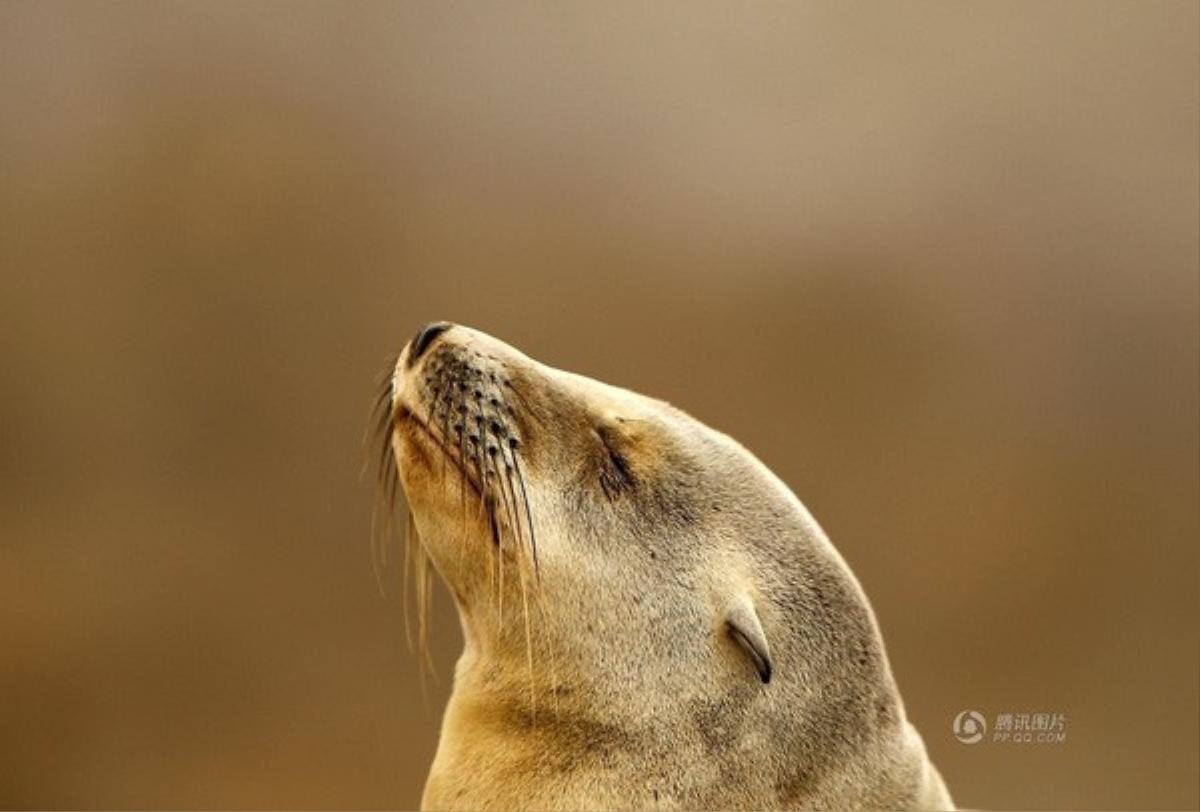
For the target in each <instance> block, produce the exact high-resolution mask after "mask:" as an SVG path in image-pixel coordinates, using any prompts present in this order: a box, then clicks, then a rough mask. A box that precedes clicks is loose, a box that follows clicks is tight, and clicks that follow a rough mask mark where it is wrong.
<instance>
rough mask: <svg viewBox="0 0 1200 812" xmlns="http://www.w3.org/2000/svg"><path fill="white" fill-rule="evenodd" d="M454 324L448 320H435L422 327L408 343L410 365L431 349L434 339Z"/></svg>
mask: <svg viewBox="0 0 1200 812" xmlns="http://www.w3.org/2000/svg"><path fill="white" fill-rule="evenodd" d="M453 326H454V325H453V324H451V323H450V322H448V321H434V322H430V323H429V324H426V325H425V326H424V327H422V328H421V329H420V330H419V331H417V334H416V335H415V336H413V340H412V341H410V342H409V345H408V347H409V348H408V365H409V366H410V367H411V366H412V365H413V364H415V363H416V362H417V359H418V358H420V357H421V355H422V354H423V353H424V352H425V350H427V349H429V347H430V345H431V344H433V342H434V340H435V339H437V337H438V336H440V335H441V334H442V333H444V332H446V331H447V330H449V329H450V328H451V327H453Z"/></svg>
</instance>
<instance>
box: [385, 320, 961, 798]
mask: <svg viewBox="0 0 1200 812" xmlns="http://www.w3.org/2000/svg"><path fill="white" fill-rule="evenodd" d="M413 354H414V353H413V346H412V344H411V343H410V345H409V346H408V347H406V348H405V350H404V352H403V353H402V354H401V356H400V358H399V361H398V362H397V364H396V370H395V374H394V375H393V376H392V379H391V389H390V402H391V407H392V408H391V412H390V416H389V422H388V433H389V437H390V440H391V451H392V453H393V454H394V459H395V464H396V466H397V467H398V470H399V475H400V480H401V483H402V484H403V487H404V490H405V493H406V495H407V498H408V502H409V505H410V508H411V510H412V514H413V518H414V520H415V524H416V527H417V530H418V533H419V536H420V539H421V544H422V546H423V550H424V552H425V554H427V555H428V556H429V558H430V559H431V561H432V563H433V565H434V566H435V567H436V568H437V570H438V572H439V573H440V574H441V576H442V577H443V579H444V580H445V581H446V583H447V585H448V586H449V588H450V591H451V593H452V594H453V595H454V598H455V601H456V604H457V607H458V611H459V614H460V618H461V621H462V626H463V633H464V639H465V647H464V651H463V654H462V657H461V659H460V660H459V662H458V665H457V667H456V672H455V682H454V692H453V694H452V696H451V698H450V702H449V705H448V707H447V708H446V713H445V718H444V720H443V725H442V736H441V742H440V744H439V747H438V752H437V756H436V758H435V760H434V763H433V766H432V769H431V771H430V775H429V780H428V783H427V785H426V789H425V794H424V798H423V801H422V806H423V807H424V808H426V809H573V810H574V809H631V808H660V807H661V808H689V809H734V808H737V809H745V808H754V809H775V808H837V809H846V808H928V809H932V808H949V807H950V806H951V801H950V797H949V795H948V794H947V792H946V789H945V786H944V785H943V783H942V780H941V778H940V777H939V776H938V774H937V772H936V770H935V769H934V768H933V766H932V765H931V764H930V763H929V761H928V758H927V757H926V754H925V749H924V746H923V744H922V743H921V739H920V736H918V735H917V733H916V731H915V730H914V729H913V728H912V726H911V725H910V724H909V723H908V722H907V721H906V719H905V715H904V708H903V704H902V702H901V700H900V697H899V694H898V693H897V691H896V687H895V683H894V681H893V679H892V675H891V671H890V669H889V667H888V663H887V657H886V654H885V652H884V649H883V643H882V640H881V639H880V636H879V632H878V629H877V627H876V624H875V619H874V616H873V615H872V613H871V610H870V608H869V606H868V604H867V600H866V598H865V596H864V595H863V594H862V591H861V589H860V588H859V585H858V583H857V582H856V581H855V579H854V577H853V575H851V574H850V571H849V569H848V568H847V567H846V565H845V563H844V562H843V561H842V559H841V557H840V556H839V555H838V553H837V551H836V550H834V548H833V547H832V545H831V544H830V543H829V541H828V540H827V539H826V538H825V536H824V534H823V533H822V531H821V529H820V528H819V527H818V526H817V524H816V522H815V521H814V520H813V519H812V518H811V517H810V516H809V514H808V513H807V511H806V510H805V509H804V508H803V506H802V505H801V504H800V502H799V501H798V500H797V499H796V498H795V496H793V495H792V493H791V492H790V491H789V490H788V489H787V487H786V486H785V485H784V484H783V483H782V482H781V481H780V480H779V479H777V478H776V477H775V476H774V475H773V474H772V473H771V472H770V471H768V470H767V469H766V468H765V467H764V466H763V465H762V464H761V463H760V462H758V460H756V459H755V458H754V457H753V456H752V455H751V454H750V453H749V452H748V451H746V450H745V449H744V448H742V447H741V446H740V445H738V444H737V443H736V442H734V441H733V440H731V439H730V438H729V437H726V436H725V435H723V434H720V433H718V432H716V431H713V430H712V429H710V428H708V427H707V426H704V425H703V424H701V423H699V422H698V421H696V420H694V419H692V418H691V417H689V416H687V415H686V414H684V413H683V412H681V411H679V410H678V409H675V408H673V407H671V406H669V405H668V404H665V403H663V402H661V401H656V400H653V399H650V398H646V397H643V396H641V395H638V394H635V393H632V392H628V391H626V390H623V389H618V388H616V387H611V386H608V385H605V384H602V383H599V382H597V381H593V380H590V379H588V378H584V377H581V376H578V375H573V374H570V373H566V372H561V371H558V370H554V369H551V368H549V367H546V366H544V365H541V364H539V363H537V362H535V361H533V360H531V359H529V358H527V357H526V356H524V355H522V354H521V353H519V352H518V351H516V350H514V349H513V348H511V347H509V346H508V345H506V344H503V343H502V342H499V341H497V340H496V339H493V338H491V337H490V336H487V335H484V334H482V333H479V332H477V331H474V330H470V329H467V328H464V327H459V326H453V327H450V328H448V329H445V330H444V331H443V332H441V333H440V334H439V335H438V337H437V338H436V340H434V341H433V342H432V343H431V344H429V345H428V348H427V349H425V351H424V353H422V354H420V357H419V358H416V359H415V361H414V359H413V357H412V356H413ZM456 426H457V427H458V428H456ZM472 434H474V436H475V440H474V441H472V440H471V435H472ZM489 471H491V472H492V473H491V475H490V476H489V474H488V472H489ZM464 472H465V473H464ZM497 540H498V542H499V543H498V544H497ZM535 556H536V562H535ZM764 679H769V682H765V683H764V682H763V680H764Z"/></svg>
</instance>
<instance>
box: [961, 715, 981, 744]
mask: <svg viewBox="0 0 1200 812" xmlns="http://www.w3.org/2000/svg"><path fill="white" fill-rule="evenodd" d="M985 733H987V722H985V721H984V719H983V714H982V713H980V712H979V711H973V710H965V711H961V712H960V713H959V714H958V716H955V717H954V738H956V739H958V740H959V741H960V742H962V743H963V744H975V743H976V742H978V741H980V740H982V739H983V736H984V734H985Z"/></svg>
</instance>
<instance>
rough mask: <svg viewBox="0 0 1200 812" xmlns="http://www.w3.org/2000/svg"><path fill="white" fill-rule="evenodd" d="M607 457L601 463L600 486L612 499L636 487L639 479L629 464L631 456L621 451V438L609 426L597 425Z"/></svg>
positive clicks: (597, 433) (597, 431) (597, 432)
mask: <svg viewBox="0 0 1200 812" xmlns="http://www.w3.org/2000/svg"><path fill="white" fill-rule="evenodd" d="M596 436H598V437H599V438H600V444H601V446H602V448H603V451H604V454H605V457H606V459H604V460H602V462H601V465H600V487H601V488H602V489H603V490H604V495H605V496H607V497H608V498H609V499H610V500H612V499H616V498H617V497H618V496H620V495H621V494H622V493H625V492H627V491H631V490H633V489H634V487H636V485H637V480H636V478H635V477H634V475H633V470H632V469H631V468H630V466H629V458H628V457H626V456H625V454H624V453H622V451H621V447H620V446H621V441H620V438H619V437H618V436H617V435H616V433H615V432H613V431H612V430H611V429H609V428H608V427H607V426H604V425H599V426H597V427H596Z"/></svg>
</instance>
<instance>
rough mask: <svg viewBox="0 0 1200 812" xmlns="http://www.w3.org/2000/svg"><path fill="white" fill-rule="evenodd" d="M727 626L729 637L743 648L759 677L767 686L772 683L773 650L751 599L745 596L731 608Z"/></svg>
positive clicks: (727, 615) (726, 621)
mask: <svg viewBox="0 0 1200 812" xmlns="http://www.w3.org/2000/svg"><path fill="white" fill-rule="evenodd" d="M725 626H726V627H727V628H728V629H729V636H730V637H732V638H733V640H734V642H735V643H737V644H738V645H739V646H741V647H742V650H743V651H745V652H746V654H747V655H748V656H749V657H750V661H751V662H753V663H754V668H755V669H756V670H757V671H758V676H759V677H760V678H761V679H762V681H763V683H764V684H766V683H768V682H770V681H771V649H770V648H769V647H768V646H767V635H766V634H764V633H763V628H762V624H761V623H760V622H759V621H758V613H757V612H756V611H754V604H753V603H752V602H751V601H750V598H749V597H747V596H745V595H743V596H741V597H739V598H737V599H736V600H734V602H733V603H732V604H730V606H729V611H728V613H727V614H726V615H725Z"/></svg>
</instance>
